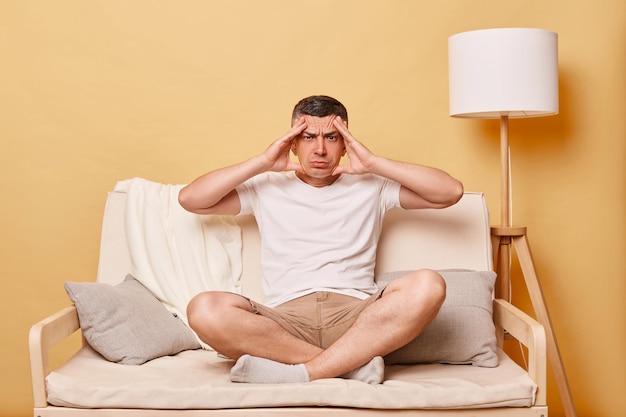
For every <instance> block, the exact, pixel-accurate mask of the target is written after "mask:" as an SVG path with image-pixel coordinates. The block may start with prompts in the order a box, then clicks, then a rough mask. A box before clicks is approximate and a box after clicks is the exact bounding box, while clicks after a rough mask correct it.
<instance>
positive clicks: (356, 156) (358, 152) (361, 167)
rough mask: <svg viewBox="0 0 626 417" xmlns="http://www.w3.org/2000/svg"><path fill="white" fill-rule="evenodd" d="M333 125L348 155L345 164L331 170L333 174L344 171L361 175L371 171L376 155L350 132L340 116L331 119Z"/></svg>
mask: <svg viewBox="0 0 626 417" xmlns="http://www.w3.org/2000/svg"><path fill="white" fill-rule="evenodd" d="M333 125H334V126H335V127H336V128H337V130H338V131H339V133H340V134H341V136H342V137H343V143H344V146H345V147H346V154H347V156H348V162H347V164H343V165H339V166H337V168H335V170H334V171H333V175H335V174H344V173H345V174H356V175H361V174H366V173H368V172H371V171H372V166H373V164H374V163H375V161H376V155H374V154H373V153H372V152H370V150H369V149H367V148H366V147H365V146H364V145H363V144H361V143H360V142H359V141H358V140H356V139H355V138H354V136H352V134H350V131H349V130H348V126H347V125H346V122H344V121H343V120H342V119H341V117H339V116H337V117H336V118H335V120H333Z"/></svg>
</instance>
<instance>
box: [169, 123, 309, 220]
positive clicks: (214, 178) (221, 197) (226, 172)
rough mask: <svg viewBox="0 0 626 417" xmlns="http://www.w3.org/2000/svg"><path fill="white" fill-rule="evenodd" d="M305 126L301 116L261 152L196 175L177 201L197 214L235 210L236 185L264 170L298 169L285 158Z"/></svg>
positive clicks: (237, 210)
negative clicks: (234, 163)
mask: <svg viewBox="0 0 626 417" xmlns="http://www.w3.org/2000/svg"><path fill="white" fill-rule="evenodd" d="M305 128H306V123H305V121H304V118H301V119H300V120H298V121H297V122H296V123H294V125H293V126H292V128H291V129H290V130H289V131H288V132H287V133H286V134H285V135H284V136H283V137H281V138H280V139H278V140H276V141H275V142H274V143H272V144H271V145H270V146H269V147H268V148H267V149H266V150H265V152H263V153H262V154H261V155H259V156H256V157H253V158H250V159H248V160H246V161H243V162H241V163H239V164H236V165H232V166H229V167H226V168H221V169H218V170H216V171H212V172H209V173H208V174H205V175H203V176H201V177H199V178H198V179H196V180H195V181H193V182H192V183H191V184H189V185H187V186H186V187H184V188H183V189H182V190H180V193H179V194H178V202H179V203H180V205H181V206H182V207H183V208H184V209H185V210H188V211H190V212H192V213H197V214H226V215H235V214H239V212H240V211H241V203H240V201H239V195H238V194H237V191H236V190H235V188H237V187H238V186H239V185H241V184H243V183H244V182H245V181H247V180H248V179H250V178H252V177H254V176H255V175H258V174H261V173H263V172H266V171H279V172H280V171H288V170H297V169H300V164H296V163H294V162H291V160H290V159H289V152H290V150H291V143H292V141H293V139H294V138H295V137H296V136H298V135H299V134H300V133H302V131H303V130H304V129H305Z"/></svg>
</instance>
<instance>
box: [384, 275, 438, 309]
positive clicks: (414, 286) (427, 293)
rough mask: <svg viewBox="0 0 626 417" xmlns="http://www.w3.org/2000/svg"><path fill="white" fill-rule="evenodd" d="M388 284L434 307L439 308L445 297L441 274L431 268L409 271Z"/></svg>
mask: <svg viewBox="0 0 626 417" xmlns="http://www.w3.org/2000/svg"><path fill="white" fill-rule="evenodd" d="M389 286H390V287H391V289H398V290H402V291H403V292H404V293H405V294H406V296H408V297H411V298H414V299H415V300H416V301H419V302H420V303H424V302H425V301H426V302H428V303H429V304H432V306H433V307H434V308H436V309H439V307H441V305H442V304H443V302H444V301H445V299H446V281H445V280H444V279H443V277H442V276H441V274H439V273H438V272H437V271H434V270H432V269H419V270H416V271H412V272H409V273H408V274H406V275H404V276H402V277H401V278H399V279H398V280H396V281H393V282H392V283H391V284H390V285H389ZM385 291H387V290H385Z"/></svg>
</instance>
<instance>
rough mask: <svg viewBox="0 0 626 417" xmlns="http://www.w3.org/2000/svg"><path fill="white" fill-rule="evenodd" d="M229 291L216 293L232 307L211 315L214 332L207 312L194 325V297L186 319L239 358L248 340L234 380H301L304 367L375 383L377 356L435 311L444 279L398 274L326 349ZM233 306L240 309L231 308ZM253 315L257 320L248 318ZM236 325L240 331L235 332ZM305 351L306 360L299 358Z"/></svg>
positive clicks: (425, 273)
mask: <svg viewBox="0 0 626 417" xmlns="http://www.w3.org/2000/svg"><path fill="white" fill-rule="evenodd" d="M218 294H219V293H218ZM233 296H234V297H220V298H222V300H221V301H224V299H228V304H227V306H226V307H227V308H226V309H220V311H222V312H224V314H226V312H228V311H230V313H229V314H228V317H224V318H223V319H222V320H220V319H219V316H216V317H213V316H214V315H211V317H213V318H215V319H216V321H217V324H219V325H220V326H218V327H221V328H222V329H223V330H221V331H217V332H216V331H215V328H211V327H209V326H208V324H210V323H207V320H206V314H204V315H203V317H198V320H199V323H200V325H202V324H204V325H207V326H206V327H207V329H208V331H205V332H202V331H201V330H200V327H201V326H198V327H199V328H196V327H195V326H194V325H193V322H195V319H194V320H192V317H194V316H195V315H194V314H192V312H193V311H202V310H204V309H202V308H197V307H198V306H196V305H194V304H195V303H191V304H190V307H191V308H190V309H189V315H190V319H189V320H190V324H192V327H193V328H194V330H196V331H197V332H198V334H199V335H200V337H201V338H203V340H205V341H206V342H207V343H209V344H211V345H212V346H213V347H214V348H216V349H218V350H219V351H221V352H222V353H224V354H227V355H228V356H231V357H233V358H239V357H241V356H242V355H243V353H244V351H243V349H241V348H240V347H241V346H246V349H245V352H246V353H249V354H251V355H253V356H250V355H245V356H243V357H241V359H240V361H238V363H237V364H236V365H235V367H234V368H233V371H234V373H235V379H234V380H237V381H239V382H303V381H305V380H306V379H303V378H302V375H304V373H303V371H306V374H307V375H308V380H315V379H320V378H331V377H336V376H344V375H345V376H347V377H353V378H357V379H361V380H365V381H366V382H370V383H375V382H381V381H382V372H384V363H383V362H382V358H381V356H384V355H386V354H388V353H390V352H393V351H394V350H396V349H398V348H400V347H402V346H404V345H406V344H407V343H409V342H410V341H411V340H413V339H414V338H415V337H417V336H418V335H419V334H420V333H421V332H422V330H423V329H424V328H425V327H426V325H428V323H430V321H432V319H433V318H434V317H435V316H436V315H437V312H438V311H439V308H440V307H441V304H442V303H443V300H444V299H445V282H444V281H443V278H441V276H440V275H439V274H437V273H436V272H434V271H430V270H421V271H415V272H411V273H409V274H407V275H405V276H403V277H400V278H398V279H397V280H395V281H393V282H392V283H390V284H389V286H388V287H387V288H386V289H385V292H384V294H383V297H381V299H380V300H378V301H376V302H375V303H373V304H372V305H370V306H369V307H368V308H367V309H365V310H364V311H363V312H362V313H361V315H360V316H359V317H358V318H357V320H356V322H355V324H354V325H353V326H352V328H350V329H349V330H348V332H346V334H345V335H343V336H342V337H341V338H339V339H338V340H337V341H336V342H335V343H334V344H333V345H332V346H330V347H329V348H328V349H327V350H325V351H324V350H322V349H321V348H318V347H317V346H313V345H310V344H308V343H306V342H304V341H302V340H300V339H298V338H297V337H295V336H292V335H291V334H290V333H288V332H287V331H285V330H284V329H282V328H281V327H280V326H279V325H278V324H276V323H275V322H273V321H272V320H270V319H267V318H265V317H262V316H258V315H255V314H254V313H252V312H251V310H250V306H249V303H248V301H247V300H246V299H245V298H243V297H240V296H236V295H234V294H233ZM235 297H239V298H240V299H241V300H244V302H241V301H237V300H238V298H235ZM207 298H211V297H203V301H202V302H210V303H211V304H210V305H211V306H214V304H213V302H212V301H211V300H207ZM194 301H196V299H194ZM213 301H215V300H213ZM200 302H201V301H196V303H200ZM246 305H247V306H246ZM232 307H234V308H236V309H237V310H239V311H236V310H232ZM251 315H252V316H254V317H255V318H257V319H259V320H250V319H251V317H250V316H251ZM211 321H213V320H211ZM203 322H204V323H203ZM242 323H245V325H243V324H242ZM261 325H263V327H261ZM236 328H239V329H240V331H239V332H236V331H235V332H233V329H236ZM245 329H247V330H250V333H247V334H242V332H246V331H247V330H245ZM233 333H238V337H233V336H234V335H233ZM211 340H214V341H213V342H211ZM281 341H282V342H281ZM241 343H244V344H241ZM250 343H254V344H250ZM277 343H278V345H277ZM281 343H284V344H281ZM238 346H239V347H238ZM277 347H280V349H277ZM285 347H287V348H286V349H285ZM300 348H301V349H302V350H299V349H300ZM227 352H232V353H227ZM307 357H308V358H309V359H308V360H307V359H305V360H303V361H299V360H298V358H307ZM268 359H269V360H268ZM290 364H298V365H295V366H294V365H290ZM303 366H304V368H303ZM359 368H361V369H359ZM270 374H272V377H271V378H270V377H269V375H270ZM231 375H232V374H231Z"/></svg>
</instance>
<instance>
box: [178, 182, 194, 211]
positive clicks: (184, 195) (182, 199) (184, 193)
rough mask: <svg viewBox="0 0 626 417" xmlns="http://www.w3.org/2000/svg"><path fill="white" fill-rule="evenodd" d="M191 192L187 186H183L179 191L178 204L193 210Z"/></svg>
mask: <svg viewBox="0 0 626 417" xmlns="http://www.w3.org/2000/svg"><path fill="white" fill-rule="evenodd" d="M190 200H191V193H190V192H189V189H188V188H187V187H183V188H182V189H181V190H180V191H179V192H178V204H180V206H181V207H182V208H184V209H185V210H187V211H193V210H192V205H191V201H190Z"/></svg>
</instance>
